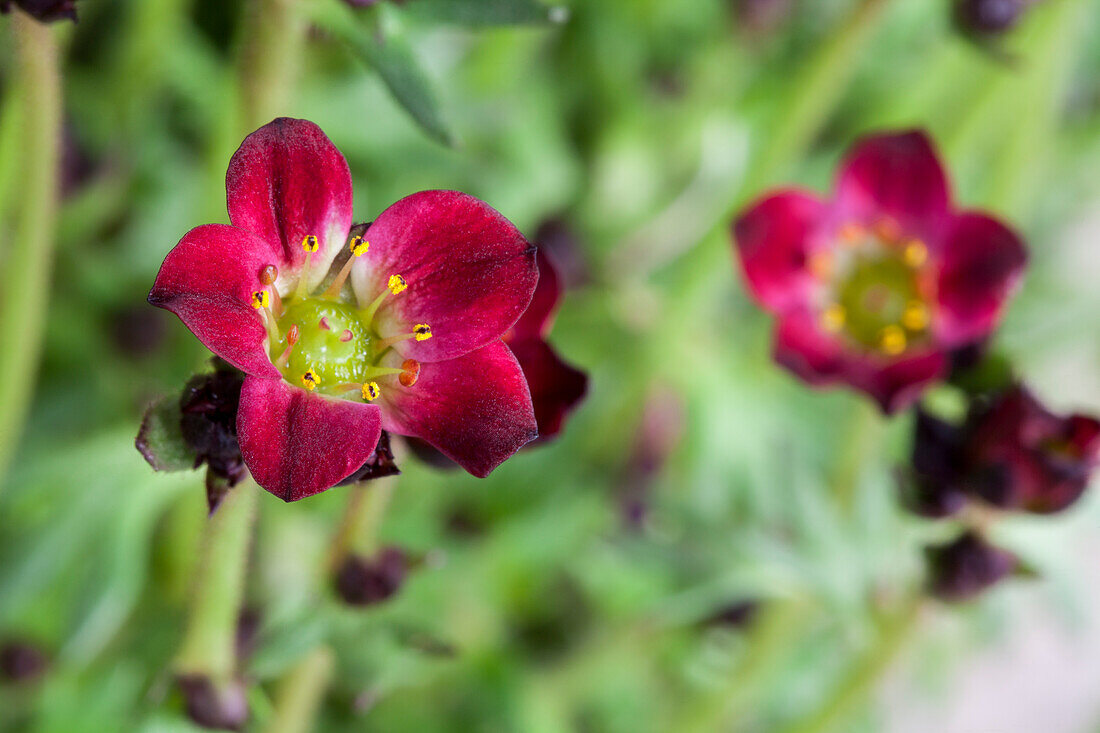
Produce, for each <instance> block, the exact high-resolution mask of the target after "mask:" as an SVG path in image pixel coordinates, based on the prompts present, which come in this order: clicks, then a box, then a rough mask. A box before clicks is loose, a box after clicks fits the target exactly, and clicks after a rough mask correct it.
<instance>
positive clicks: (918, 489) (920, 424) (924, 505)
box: [901, 409, 966, 518]
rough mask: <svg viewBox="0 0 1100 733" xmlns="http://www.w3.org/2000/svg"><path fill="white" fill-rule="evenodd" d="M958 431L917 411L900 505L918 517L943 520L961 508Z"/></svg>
mask: <svg viewBox="0 0 1100 733" xmlns="http://www.w3.org/2000/svg"><path fill="white" fill-rule="evenodd" d="M961 442H962V431H961V430H960V429H959V428H958V427H956V426H955V425H952V424H951V423H948V422H945V421H943V420H940V419H938V418H935V417H933V416H932V415H930V414H928V413H927V412H925V411H924V410H921V409H918V410H917V418H916V424H915V427H914V435H913V452H912V462H911V465H910V467H909V470H908V472H907V474H906V475H905V476H904V477H903V478H902V481H901V488H902V502H903V503H904V504H905V506H906V508H907V509H909V510H910V511H912V512H913V513H915V514H919V515H920V516H922V517H930V518H940V517H947V516H950V515H952V514H954V513H955V512H957V511H959V510H960V509H962V507H963V505H964V504H965V503H966V494H965V493H964V492H963V490H962V487H961V486H960V479H961V478H962V471H963V468H962V465H961V455H960V453H961Z"/></svg>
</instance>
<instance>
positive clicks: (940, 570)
mask: <svg viewBox="0 0 1100 733" xmlns="http://www.w3.org/2000/svg"><path fill="white" fill-rule="evenodd" d="M925 556H926V559H927V561H928V592H929V593H930V594H931V595H933V596H934V597H936V598H939V599H940V600H942V601H947V602H950V603H956V602H960V601H967V600H970V599H972V598H975V597H977V596H978V595H980V594H981V593H982V592H983V591H985V590H987V589H988V588H990V587H991V586H993V585H995V584H996V583H997V582H999V581H1000V580H1002V579H1004V578H1005V577H1007V576H1008V575H1010V574H1012V572H1013V571H1014V570H1015V569H1016V567H1017V565H1018V564H1019V561H1018V560H1017V558H1016V556H1015V555H1014V554H1012V553H1011V552H1008V551H1006V550H1002V549H1000V548H997V547H994V546H993V545H991V544H989V543H988V542H986V540H985V539H983V538H982V537H981V536H980V535H978V534H976V533H974V532H971V531H968V532H966V533H965V534H963V535H962V536H960V537H959V538H958V539H956V540H954V541H952V542H949V543H947V544H945V545H936V546H932V547H928V548H926V549H925Z"/></svg>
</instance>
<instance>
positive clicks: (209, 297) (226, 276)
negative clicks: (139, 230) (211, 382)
mask: <svg viewBox="0 0 1100 733" xmlns="http://www.w3.org/2000/svg"><path fill="white" fill-rule="evenodd" d="M271 258H272V251H271V248H270V247H269V246H268V245H267V243H266V242H264V241H263V240H260V239H258V238H256V237H254V236H252V235H251V234H249V233H248V232H245V231H242V230H240V229H237V228H236V227H231V226H227V225H225V224H206V225H204V226H201V227H196V228H195V229H192V230H191V231H189V232H188V233H187V234H185V235H184V237H183V239H181V240H180V242H179V244H177V245H176V246H175V248H174V249H173V250H172V251H171V252H169V253H168V256H167V257H165V258H164V263H163V264H162V265H161V266H160V272H158V273H157V279H156V282H154V283H153V289H152V290H151V291H149V302H150V303H152V304H153V305H155V306H158V307H160V308H164V309H166V310H169V311H172V312H173V313H175V314H176V315H177V316H179V318H180V320H181V321H183V323H184V325H185V326H187V327H188V328H189V329H191V332H192V333H193V334H195V336H197V337H198V339H199V341H202V342H203V344H205V345H206V347H207V348H208V349H210V350H211V351H213V352H214V353H215V354H217V355H218V356H220V357H222V358H223V359H225V360H226V361H228V362H229V363H230V364H232V365H233V366H235V367H237V368H239V369H241V370H242V371H244V372H246V373H248V374H252V375H255V376H258V377H278V376H279V372H278V370H277V369H275V366H274V365H273V364H272V363H271V359H270V358H268V355H267V332H266V331H265V330H264V326H263V322H262V321H261V320H260V317H259V315H257V313H256V311H255V310H254V309H253V307H252V304H251V298H252V293H253V292H254V291H256V290H258V289H259V288H260V279H259V273H260V270H261V269H263V267H264V266H265V265H267V264H269V263H270V262H271Z"/></svg>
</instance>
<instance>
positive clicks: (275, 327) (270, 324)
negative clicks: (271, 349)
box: [253, 290, 282, 344]
mask: <svg viewBox="0 0 1100 733" xmlns="http://www.w3.org/2000/svg"><path fill="white" fill-rule="evenodd" d="M260 293H263V294H264V295H265V296H266V295H267V291H266V290H261V291H260ZM256 295H257V293H253V298H254V299H255V296H256ZM262 300H263V302H264V305H257V306H256V310H258V311H259V312H260V320H261V321H263V322H264V328H266V329H267V339H268V341H269V342H271V343H273V344H277V343H279V340H280V339H281V338H282V335H281V334H280V333H279V324H278V323H276V322H275V316H273V315H271V309H270V308H269V307H268V306H267V302H268V299H267V298H266V297H265V298H262Z"/></svg>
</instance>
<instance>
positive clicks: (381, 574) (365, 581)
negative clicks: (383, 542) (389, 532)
mask: <svg viewBox="0 0 1100 733" xmlns="http://www.w3.org/2000/svg"><path fill="white" fill-rule="evenodd" d="M408 569H409V561H408V557H407V556H406V555H405V552H404V551H403V550H401V549H399V548H396V547H386V548H383V549H382V550H380V551H379V552H378V553H377V554H376V555H375V556H374V557H369V558H367V557H361V556H359V555H348V557H347V559H345V560H344V562H343V564H342V565H341V566H340V569H339V570H337V571H336V592H337V593H338V594H339V595H340V597H341V598H343V599H344V602H345V603H348V604H350V605H352V606H370V605H373V604H375V603H381V602H382V601H384V600H386V599H387V598H390V597H391V596H393V594H395V593H396V592H397V591H398V590H399V589H400V588H401V584H402V583H404V582H405V576H406V575H407V574H408Z"/></svg>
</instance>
